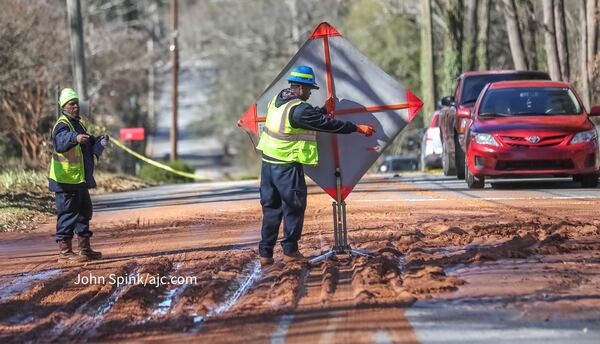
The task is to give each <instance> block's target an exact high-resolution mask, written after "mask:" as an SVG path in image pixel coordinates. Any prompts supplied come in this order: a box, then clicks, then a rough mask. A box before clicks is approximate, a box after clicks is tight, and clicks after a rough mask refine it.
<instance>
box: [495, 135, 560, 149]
mask: <svg viewBox="0 0 600 344" xmlns="http://www.w3.org/2000/svg"><path fill="white" fill-rule="evenodd" d="M527 137H529V136H527ZM527 137H520V136H501V138H502V142H504V143H505V144H507V145H509V146H512V147H523V148H537V147H551V146H556V145H559V144H561V143H562V142H563V141H564V140H565V138H566V137H567V136H566V135H555V136H547V137H540V141H539V142H536V143H531V142H529V141H528V140H527Z"/></svg>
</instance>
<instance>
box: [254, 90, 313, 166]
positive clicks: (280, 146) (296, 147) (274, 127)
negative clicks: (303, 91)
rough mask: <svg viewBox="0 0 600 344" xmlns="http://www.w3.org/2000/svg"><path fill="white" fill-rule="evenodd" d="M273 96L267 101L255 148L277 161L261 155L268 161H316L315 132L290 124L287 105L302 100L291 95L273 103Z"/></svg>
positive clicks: (302, 162) (311, 163)
mask: <svg viewBox="0 0 600 344" xmlns="http://www.w3.org/2000/svg"><path fill="white" fill-rule="evenodd" d="M276 99H277V96H275V97H274V98H273V100H271V102H270V103H269V107H268V110H267V119H266V121H265V127H264V128H263V131H262V134H261V136H260V141H259V143H258V146H257V147H256V148H257V149H259V150H261V151H262V152H263V153H264V154H265V155H267V156H269V157H271V158H275V159H277V160H280V161H271V160H268V159H265V158H263V160H265V161H267V162H272V163H285V162H299V163H301V164H304V165H316V164H317V163H318V162H319V154H318V152H317V136H316V135H317V133H316V132H314V131H310V130H305V129H299V128H293V127H292V126H291V125H290V119H289V118H290V116H289V112H290V109H291V108H292V107H294V106H296V105H299V104H302V103H304V101H302V100H300V99H293V100H290V101H289V102H287V103H284V104H282V105H281V106H279V107H277V106H275V100H276Z"/></svg>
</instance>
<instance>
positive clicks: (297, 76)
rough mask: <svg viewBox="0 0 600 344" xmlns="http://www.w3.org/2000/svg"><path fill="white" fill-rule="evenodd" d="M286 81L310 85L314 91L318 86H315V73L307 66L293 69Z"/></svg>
mask: <svg viewBox="0 0 600 344" xmlns="http://www.w3.org/2000/svg"><path fill="white" fill-rule="evenodd" d="M288 81H289V82H290V83H297V84H305V85H310V86H311V87H312V88H314V89H317V90H318V89H319V86H317V82H316V81H315V72H313V70H312V68H310V67H308V66H296V67H294V69H292V72H291V73H290V77H289V78H288Z"/></svg>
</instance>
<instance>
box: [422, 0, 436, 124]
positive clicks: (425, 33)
mask: <svg viewBox="0 0 600 344" xmlns="http://www.w3.org/2000/svg"><path fill="white" fill-rule="evenodd" d="M421 10H422V13H421V18H422V20H421V94H422V95H423V97H424V99H423V101H424V109H423V113H424V115H425V116H424V117H425V118H424V122H425V123H424V124H425V125H426V124H427V123H429V121H430V120H431V115H432V113H433V109H434V108H435V106H434V103H435V99H436V97H435V74H434V70H433V66H434V63H433V61H434V58H433V34H432V23H431V0H423V1H421Z"/></svg>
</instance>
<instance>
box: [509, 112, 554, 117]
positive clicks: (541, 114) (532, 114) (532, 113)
mask: <svg viewBox="0 0 600 344" xmlns="http://www.w3.org/2000/svg"><path fill="white" fill-rule="evenodd" d="M512 115H513V116H545V115H547V114H544V113H539V112H515V113H513V114H512Z"/></svg>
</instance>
